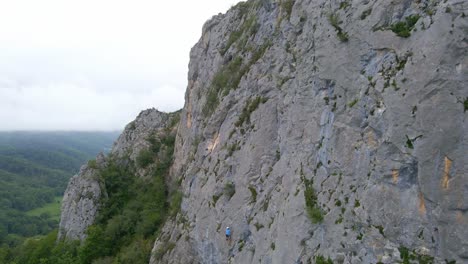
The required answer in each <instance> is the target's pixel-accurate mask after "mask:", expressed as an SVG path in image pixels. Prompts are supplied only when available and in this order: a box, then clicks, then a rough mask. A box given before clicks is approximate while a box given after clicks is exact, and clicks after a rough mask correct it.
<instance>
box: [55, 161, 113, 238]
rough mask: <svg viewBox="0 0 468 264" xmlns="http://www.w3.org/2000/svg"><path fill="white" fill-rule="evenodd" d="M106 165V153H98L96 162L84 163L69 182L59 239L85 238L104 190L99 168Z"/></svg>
mask: <svg viewBox="0 0 468 264" xmlns="http://www.w3.org/2000/svg"><path fill="white" fill-rule="evenodd" d="M103 166H105V158H104V155H102V154H100V155H98V157H97V159H96V164H93V165H90V164H88V165H83V166H82V167H81V169H80V172H79V173H78V174H77V175H75V176H73V177H72V178H71V179H70V182H69V183H68V186H67V189H66V190H65V194H64V196H63V200H62V209H61V217H60V226H59V233H58V239H59V240H62V239H65V238H67V239H70V240H83V239H85V238H86V234H85V231H86V228H87V227H88V226H90V225H92V224H93V222H94V219H95V218H96V215H97V212H98V209H99V201H100V200H101V196H102V192H101V186H100V184H99V178H98V172H97V169H98V168H100V167H103Z"/></svg>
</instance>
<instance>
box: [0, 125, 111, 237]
mask: <svg viewBox="0 0 468 264" xmlns="http://www.w3.org/2000/svg"><path fill="white" fill-rule="evenodd" d="M117 136H118V132H2V133H0V244H2V243H5V244H8V245H10V246H12V245H14V244H17V243H19V242H20V241H21V240H22V238H23V237H30V236H34V235H39V234H46V233H48V232H50V231H51V230H52V229H54V228H56V227H57V226H58V221H59V219H58V215H59V210H60V198H61V196H62V195H63V192H64V191H65V188H66V186H67V183H68V180H69V179H70V177H71V176H73V175H74V174H75V173H76V172H78V170H79V168H80V166H81V165H82V164H83V163H85V162H86V161H87V160H89V159H93V158H94V157H95V156H96V154H97V153H99V152H101V151H103V152H107V151H109V150H110V148H111V147H112V143H113V141H114V140H115V139H116V138H117Z"/></svg>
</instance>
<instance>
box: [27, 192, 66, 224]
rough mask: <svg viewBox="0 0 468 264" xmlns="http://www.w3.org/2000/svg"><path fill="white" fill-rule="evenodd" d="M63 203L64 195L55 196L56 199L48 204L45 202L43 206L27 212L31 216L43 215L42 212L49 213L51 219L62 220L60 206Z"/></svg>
mask: <svg viewBox="0 0 468 264" xmlns="http://www.w3.org/2000/svg"><path fill="white" fill-rule="evenodd" d="M61 205H62V196H57V197H55V199H54V201H53V202H51V203H48V204H45V205H44V206H43V207H39V208H36V209H33V210H30V211H27V212H26V214H27V215H29V216H41V215H42V214H44V213H45V214H47V215H48V216H49V219H51V220H56V221H57V222H58V221H60V207H61Z"/></svg>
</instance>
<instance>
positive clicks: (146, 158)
mask: <svg viewBox="0 0 468 264" xmlns="http://www.w3.org/2000/svg"><path fill="white" fill-rule="evenodd" d="M153 155H154V153H153V152H152V151H150V150H148V149H143V150H141V151H140V153H139V154H138V156H137V158H136V163H137V166H138V167H140V168H146V167H148V165H150V164H151V163H153V160H154V158H153V157H154V156H153Z"/></svg>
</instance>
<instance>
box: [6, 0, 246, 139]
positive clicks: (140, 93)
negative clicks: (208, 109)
mask: <svg viewBox="0 0 468 264" xmlns="http://www.w3.org/2000/svg"><path fill="white" fill-rule="evenodd" d="M236 2H239V1H238V0H199V1H142V0H132V1H130V0H127V1H117V0H99V1H95V0H94V1H91V0H81V1H63V0H43V1H21V0H19V1H17V0H16V1H2V2H1V3H0V130H28V129H41V130H57V129H66V130H113V129H122V128H123V127H124V125H125V124H126V123H128V122H129V121H131V120H132V119H134V118H135V116H136V115H137V114H138V112H139V111H140V110H143V109H146V108H150V107H155V108H157V109H160V110H162V111H174V110H177V109H180V108H181V107H182V106H183V102H184V92H185V88H186V82H187V69H188V60H189V51H190V48H191V47H192V46H193V45H194V44H195V43H196V41H197V40H198V39H199V38H200V35H201V28H202V25H203V23H204V22H205V21H206V20H207V19H209V18H210V17H211V16H212V15H215V14H217V13H219V12H225V11H226V10H227V9H228V8H229V7H230V6H231V5H233V4H235V3H236Z"/></svg>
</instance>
